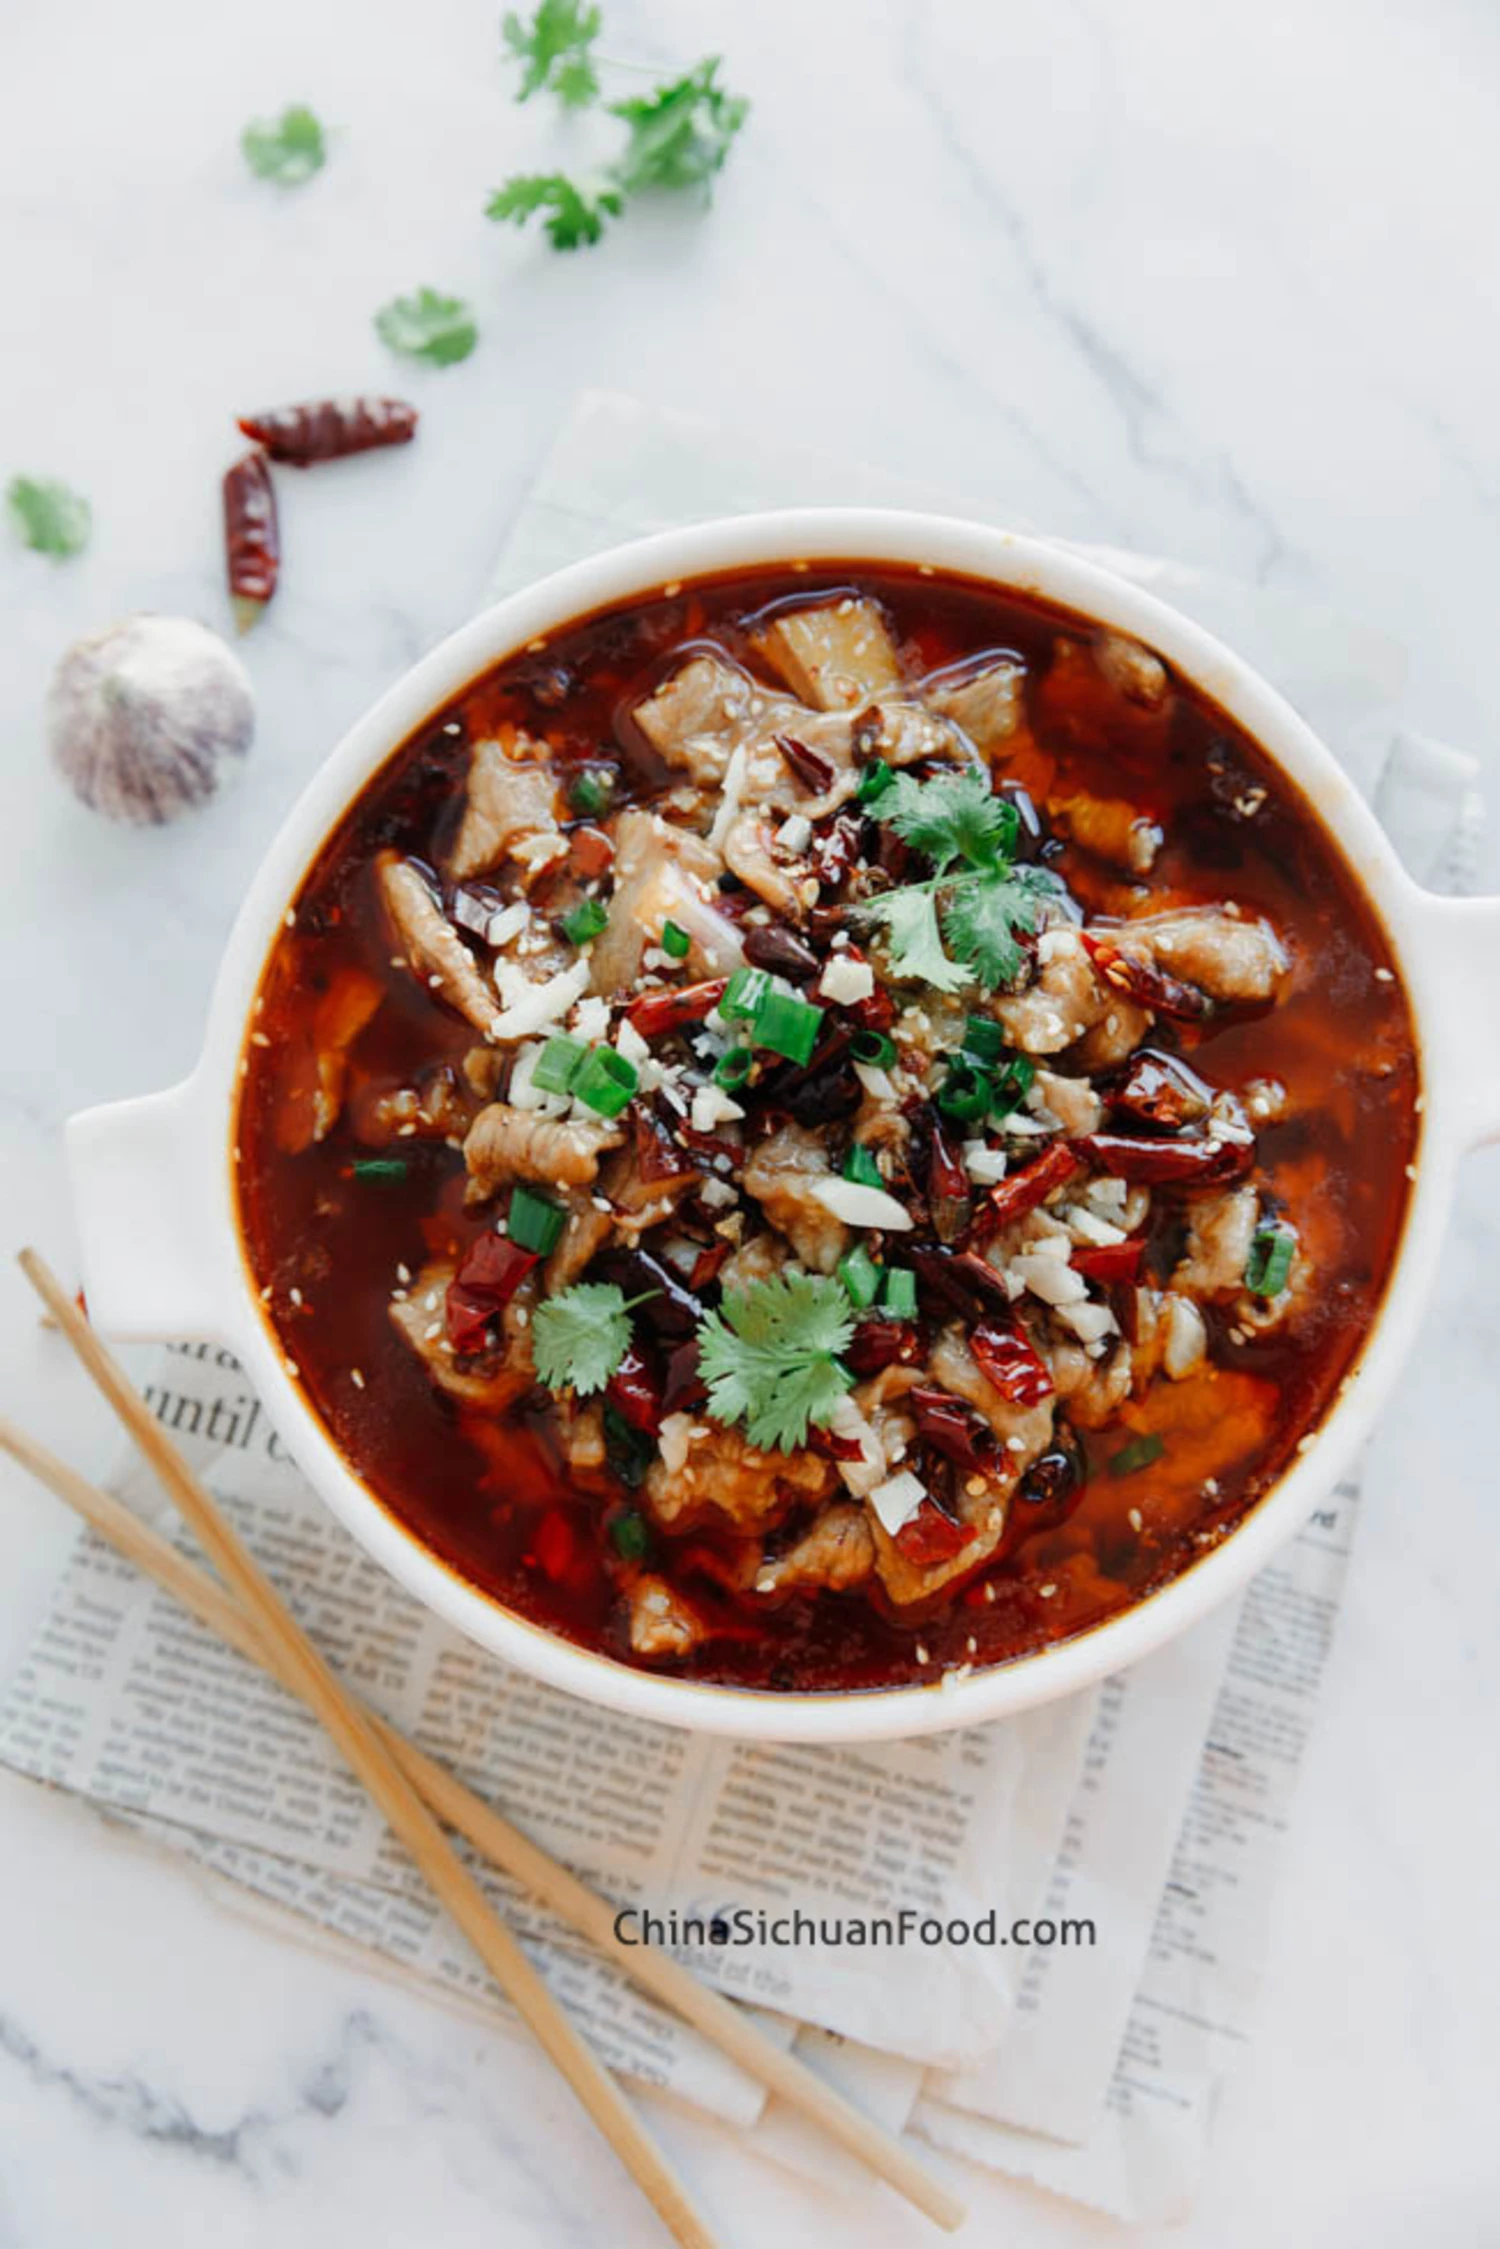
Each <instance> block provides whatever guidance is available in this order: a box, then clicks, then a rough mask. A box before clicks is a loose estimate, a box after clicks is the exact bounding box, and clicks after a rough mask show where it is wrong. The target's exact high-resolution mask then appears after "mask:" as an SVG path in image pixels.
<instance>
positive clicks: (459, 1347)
mask: <svg viewBox="0 0 1500 2249" xmlns="http://www.w3.org/2000/svg"><path fill="white" fill-rule="evenodd" d="M536 1263H537V1253H536V1251H535V1250H532V1249H522V1248H521V1247H520V1245H519V1243H517V1242H513V1241H512V1240H511V1238H510V1236H509V1235H508V1234H481V1235H480V1237H479V1239H478V1241H477V1242H475V1244H474V1246H473V1248H472V1249H470V1250H469V1251H468V1253H467V1254H466V1256H465V1257H464V1260H463V1263H462V1264H461V1265H460V1266H459V1268H458V1271H457V1272H456V1273H455V1274H454V1276H453V1278H452V1280H451V1281H450V1282H449V1283H448V1294H447V1298H446V1302H445V1305H444V1313H445V1317H446V1319H447V1323H448V1341H449V1342H450V1343H451V1344H452V1346H453V1348H454V1350H455V1351H456V1352H458V1353H459V1354H460V1356H462V1354H463V1353H464V1352H466V1351H482V1350H484V1349H485V1347H486V1345H487V1344H488V1342H489V1329H490V1322H491V1321H492V1320H494V1319H496V1318H497V1317H498V1315H499V1314H500V1313H501V1312H503V1311H504V1310H505V1307H506V1305H507V1304H509V1302H510V1300H511V1298H512V1297H513V1296H514V1295H515V1293H516V1290H517V1289H518V1288H519V1287H520V1285H521V1283H522V1282H523V1281H524V1280H525V1278H526V1276H527V1274H528V1273H529V1272H530V1271H531V1268H532V1266H533V1265H535V1264H536Z"/></svg>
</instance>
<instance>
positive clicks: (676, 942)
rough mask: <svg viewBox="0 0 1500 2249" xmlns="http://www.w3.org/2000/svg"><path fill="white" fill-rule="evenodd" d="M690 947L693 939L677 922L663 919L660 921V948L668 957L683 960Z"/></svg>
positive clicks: (690, 949)
mask: <svg viewBox="0 0 1500 2249" xmlns="http://www.w3.org/2000/svg"><path fill="white" fill-rule="evenodd" d="M692 948H693V940H692V939H691V937H689V935H688V933H687V931H686V930H685V929H684V928H682V926H681V925H680V924H679V923H678V922H675V921H664V922H663V923H662V925H661V949H662V951H663V952H664V953H665V954H667V956H668V957H669V958H670V959H672V960H674V961H685V960H686V959H687V957H688V954H689V953H690V952H691V951H692Z"/></svg>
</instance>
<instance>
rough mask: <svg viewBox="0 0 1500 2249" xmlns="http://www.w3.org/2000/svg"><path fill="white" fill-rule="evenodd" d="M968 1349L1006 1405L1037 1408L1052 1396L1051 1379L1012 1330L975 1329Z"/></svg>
mask: <svg viewBox="0 0 1500 2249" xmlns="http://www.w3.org/2000/svg"><path fill="white" fill-rule="evenodd" d="M969 1349H970V1350H971V1351H972V1352H973V1354H974V1356H975V1358H976V1359H977V1360H978V1362H979V1366H980V1369H981V1371H982V1373H983V1375H984V1378H985V1380H986V1381H987V1382H988V1383H989V1384H990V1385H991V1387H992V1388H993V1389H995V1390H997V1391H998V1392H999V1394H1000V1396H1001V1397H1002V1398H1004V1399H1005V1400H1006V1402H1007V1403H1008V1404H1009V1405H1013V1406H1039V1405H1040V1404H1041V1402H1042V1400H1043V1399H1044V1398H1050V1397H1051V1395H1052V1377H1051V1375H1050V1374H1049V1373H1048V1371H1047V1369H1046V1367H1045V1366H1044V1365H1043V1363H1042V1361H1041V1359H1040V1358H1038V1356H1037V1354H1036V1352H1035V1351H1034V1350H1033V1349H1032V1347H1031V1345H1030V1344H1029V1343H1028V1342H1027V1340H1026V1338H1025V1336H1024V1335H1021V1334H1020V1333H1019V1332H1018V1331H1017V1330H1016V1329H1014V1328H1002V1327H998V1326H995V1325H993V1324H987V1325H985V1326H983V1327H977V1328H975V1329H974V1331H973V1333H972V1334H971V1335H970V1337H969Z"/></svg>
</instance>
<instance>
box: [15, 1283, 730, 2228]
mask: <svg viewBox="0 0 1500 2249" xmlns="http://www.w3.org/2000/svg"><path fill="white" fill-rule="evenodd" d="M20 1262H21V1268H22V1270H23V1272H24V1273H25V1275H26V1278H27V1279H28V1280H29V1281H30V1283H31V1285H32V1287H33V1288H34V1289H35V1290H36V1291H37V1293H38V1294H39V1295H40V1296H41V1297H42V1298H43V1299H44V1301H45V1302H46V1304H47V1305H48V1307H49V1308H50V1310H51V1312H52V1314H53V1316H54V1318H55V1319H56V1321H57V1323H58V1326H59V1327H60V1328H61V1329H62V1331H63V1333H64V1334H65V1335H66V1336H67V1338H68V1341H69V1342H70V1343H71V1344H72V1346H73V1349H74V1350H75V1351H76V1352H77V1354H78V1357H79V1358H80V1359H81V1361H82V1362H83V1365H84V1368H85V1370H86V1372H87V1373H88V1374H89V1375H90V1376H92V1378H93V1380H94V1382H95V1383H96V1384H97V1385H98V1387H99V1389H100V1390H101V1391H102V1392H103V1393H104V1396H105V1397H106V1398H107V1399H108V1401H109V1403H110V1405H111V1406H113V1408H114V1410H115V1412H116V1413H117V1414H118V1415H119V1417H120V1419H121V1420H122V1421H123V1422H124V1423H125V1426H126V1427H127V1428H128V1429H129V1431H130V1433H131V1435H132V1436H133V1437H134V1439H135V1441H136V1443H137V1444H138V1445H139V1446H140V1449H141V1451H142V1452H143V1453H144V1454H145V1456H146V1458H147V1460H148V1461H149V1462H150V1464H151V1466H152V1467H153V1468H154V1469H155V1471H156V1473H157V1475H158V1476H159V1477H160V1479H161V1481H162V1483H163V1484H164V1485H165V1486H166V1488H167V1490H168V1491H169V1492H170V1493H171V1495H172V1498H173V1499H174V1500H175V1501H176V1503H177V1506H178V1508H179V1510H180V1511H181V1513H182V1515H183V1517H184V1519H185V1520H186V1521H187V1522H188V1523H190V1524H191V1526H192V1529H193V1532H194V1535H195V1536H196V1537H197V1539H198V1541H199V1543H200V1544H201V1545H202V1546H203V1548H204V1549H205V1551H206V1552H207V1554H208V1556H209V1558H210V1560H211V1561H212V1562H213V1564H214V1566H215V1568H216V1569H217V1570H218V1572H219V1574H220V1576H221V1577H222V1578H223V1579H224V1580H225V1582H226V1584H227V1585H229V1586H230V1587H232V1588H233V1590H234V1592H235V1593H236V1594H237V1595H238V1597H239V1600H240V1602H241V1604H242V1606H243V1608H244V1610H245V1613H246V1615H247V1616H248V1617H250V1618H252V1619H253V1620H254V1624H255V1626H256V1628H257V1629H258V1630H259V1633H260V1635H261V1638H262V1640H263V1642H264V1645H265V1649H266V1654H267V1656H268V1658H274V1661H275V1667H276V1670H277V1673H278V1676H280V1677H281V1678H282V1679H283V1680H284V1681H285V1683H286V1684H287V1685H288V1686H289V1687H291V1688H292V1690H293V1691H294V1692H295V1693H296V1694H297V1695H299V1696H300V1697H301V1699H302V1701H303V1702H305V1703H306V1704H307V1706H308V1708H309V1709H310V1710H312V1711H313V1712H314V1714H315V1715H316V1716H317V1717H318V1718H319V1719H320V1720H321V1721H322V1724H323V1726H324V1729H325V1731H326V1732H327V1733H328V1734H329V1735H330V1737H331V1738H332V1740H333V1741H334V1743H335V1744H336V1746H337V1747H338V1749H339V1750H340V1752H341V1753H342V1755H343V1757H344V1760H345V1762H346V1763H347V1764H348V1765H350V1766H351V1767H352V1769H353V1770H354V1772H356V1773H357V1774H358V1776H359V1778H360V1779H361V1780H362V1781H363V1783H364V1785H365V1787H366V1788H367V1789H368V1790H369V1793H370V1795H371V1796H372V1797H373V1798H374V1800H375V1802H376V1803H377V1804H378V1805H379V1806H380V1809H381V1810H382V1812H384V1814H385V1816H386V1819H387V1820H388V1821H389V1822H390V1825H391V1827H392V1829H393V1830H394V1831H395V1833H396V1834H397V1835H399V1836H400V1838H401V1840H402V1842H403V1843H404V1844H405V1845H406V1847H407V1849H408V1850H409V1851H410V1853H411V1855H412V1857H413V1858H414V1859H415V1860H416V1862H417V1865H418V1866H419V1867H420V1868H421V1870H422V1873H423V1874H424V1875H425V1877H426V1879H427V1882H428V1885H429V1887H430V1888H431V1890H432V1892H433V1894H434V1896H435V1897H436V1898H437V1899H438V1902H439V1903H440V1904H441V1905H442V1906H443V1907H444V1908H445V1909H446V1911H447V1912H448V1914H449V1915H450V1916H451V1918H452V1919H453V1920H454V1921H455V1922H456V1923H457V1924H458V1926H459V1928H460V1929H462V1931H463V1933H464V1935H465V1936H466V1937H467V1938H468V1940H469V1942H470V1944H471V1945H472V1946H473V1947H474V1950H475V1951H476V1952H477V1953H478V1955H479V1957H480V1959H481V1960H482V1961H483V1962H484V1964H485V1966H486V1968H488V1970H489V1972H490V1974H491V1975H492V1976H493V1977H494V1979H495V1981H496V1983H497V1984H498V1985H499V1986H500V1988H501V1990H502V1991H503V1992H504V1993H505V1994H506V1996H507V1997H508V1998H509V1999H510V2001H511V2003H512V2005H513V2006H514V2007H515V2009H516V2011H517V2013H518V2014H519V2015H520V2016H521V2018H522V2020H523V2021H524V2022H525V2023H526V2025H527V2026H528V2028H529V2029H530V2030H531V2032H532V2033H533V2035H534V2036H535V2038H536V2040H537V2042H538V2044H539V2045H540V2046H541V2048H542V2050H543V2052H544V2053H545V2054H546V2055H547V2056H548V2058H549V2060H551V2061H552V2062H554V2063H556V2065H557V2067H558V2069H560V2070H561V2072H562V2074H563V2076H564V2077H565V2078H566V2079H567V2081H568V2083H569V2084H570V2085H571V2086H572V2088H573V2091H574V2092H575V2093H576V2094H577V2096H578V2098H579V2100H580V2101H581V2102H582V2103H583V2106H584V2107H585V2108H586V2109H587V2110H588V2113H589V2115H590V2116H591V2117H592V2118H593V2119H594V2122H595V2123H596V2124H597V2125H598V2126H599V2128H600V2130H601V2131H602V2132H603V2133H604V2136H605V2138H606V2139H607V2140H608V2141H609V2143H610V2145H611V2146H612V2147H613V2148H614V2150H615V2152H616V2154H617V2155H618V2156H619V2157H620V2159H621V2161H622V2162H623V2163H624V2164H625V2166H626V2168H627V2169H628V2170H629V2171H630V2173H631V2175H632V2177H633V2178H634V2179H635V2181H636V2183H637V2185H638V2186H639V2187H640V2188H641V2190H642V2192H643V2193H644V2194H645V2195H646V2196H647V2197H648V2198H649V2200H650V2201H651V2202H652V2203H653V2204H654V2206H655V2208H656V2209H657V2211H658V2212H659V2213H660V2215H661V2217H662V2219H663V2221H664V2222H665V2224H666V2226H667V2227H668V2229H669V2231H670V2232H671V2233H672V2234H673V2235H674V2237H675V2238H676V2239H677V2240H678V2241H679V2242H681V2243H682V2245H683V2249H719V2245H718V2237H717V2236H716V2235H715V2234H714V2232H713V2231H712V2229H711V2228H710V2226H709V2224H708V2222H707V2220H706V2219H705V2218H703V2217H702V2216H701V2215H700V2213H699V2212H698V2211H697V2210H696V2209H695V2207H694V2205H693V2201H692V2197H691V2196H690V2195H689V2193H688V2190H687V2187H686V2186H685V2184H684V2183H683V2181H682V2180H681V2179H680V2178H679V2177H678V2175H677V2173H676V2171H675V2170H674V2169H673V2168H672V2166H671V2164H670V2163H669V2162H668V2161H667V2159H666V2157H665V2156H664V2155H663V2153H662V2152H661V2150H660V2148H658V2146H657V2145H656V2142H655V2141H654V2140H653V2139H652V2137H651V2135H650V2133H649V2132H648V2131H647V2130H646V2128H645V2126H644V2125H643V2124H642V2122H641V2120H640V2118H639V2117H638V2116H637V2115H636V2113H635V2110H634V2109H633V2108H632V2107H631V2105H630V2103H629V2102H628V2101H627V2100H626V2098H625V2095H624V2094H623V2093H622V2092H621V2090H620V2088H619V2086H618V2085H617V2084H616V2083H615V2081H614V2079H613V2078H612V2077H611V2076H610V2074H609V2072H608V2071H607V2070H606V2069H605V2068H604V2066H603V2064H602V2063H601V2062H600V2061H598V2060H597V2059H596V2057H595V2055H594V2053H593V2051H592V2049H591V2048H590V2047H589V2046H588V2045H587V2044H586V2043H585V2041H584V2039H583V2038H582V2036H581V2035H580V2033H579V2032H578V2031H577V2030H576V2029H575V2028H574V2026H573V2024H572V2022H571V2021H570V2020H569V2018H568V2016H567V2015H566V2014H565V2013H564V2011H563V2009H562V2008H561V2007H560V2006H559V2005H558V2002H557V2001H556V2000H555V1999H554V1998H553V1996H552V1994H551V1992H550V1991H549V1990H548V1988H547V1985H546V1983H545V1982H544V1981H543V1979H542V1977H541V1976H540V1975H539V1974H538V1972H537V1970H536V1969H535V1968H533V1966H532V1965H531V1962H530V1961H529V1960H528V1959H527V1957H526V1955H525V1953H524V1952H523V1951H522V1950H521V1947H520V1945H519V1944H518V1943H517V1941H516V1939H515V1938H514V1937H513V1936H512V1935H511V1933H510V1931H509V1929H507V1928H506V1927H505V1925H504V1923H503V1922H502V1921H500V1920H498V1919H497V1917H496V1915H495V1914H494V1913H493V1912H492V1910H491V1908H490V1904H489V1901H488V1899H487V1898H486V1897H485V1895H484V1892H483V1891H482V1890H481V1889H480V1887H479V1885H478V1883H477V1882H476V1881H475V1880H474V1877H473V1876H472V1875H471V1874H470V1873H469V1871H468V1869H467V1868H466V1867H465V1866H464V1864H463V1862H462V1861H461V1860H460V1858H459V1857H458V1855H457V1853H456V1852H455V1850H454V1849H453V1846H452V1844H451V1843H450V1842H449V1841H448V1838H447V1837H446V1835H444V1833H443V1831H442V1829H441V1827H439V1825H438V1823H437V1821H436V1819H434V1817H433V1815H432V1813H431V1812H430V1811H429V1810H428V1809H427V1806H426V1805H425V1804H424V1803H423V1801H422V1799H421V1797H420V1796H419V1795H418V1794H417V1792H416V1790H415V1788H414V1787H413V1786H412V1784H411V1782H410V1781H409V1780H408V1779H407V1777H406V1775H405V1773H404V1772H403V1771H402V1770H401V1767H400V1766H399V1765H398V1764H397V1763H396V1760H395V1758H394V1757H393V1756H392V1755H391V1752H390V1750H389V1749H388V1748H387V1746H386V1745H385V1743H384V1742H383V1741H382V1740H381V1738H380V1736H379V1734H378V1733H377V1732H376V1731H375V1728H374V1727H373V1725H372V1724H371V1722H370V1720H369V1719H368V1718H367V1717H366V1716H365V1715H364V1713H363V1712H362V1711H360V1710H359V1709H358V1708H356V1706H355V1704H354V1703H353V1702H352V1701H351V1700H350V1698H349V1696H348V1695H347V1694H346V1693H345V1691H344V1689H343V1688H342V1687H341V1686H340V1685H339V1683H338V1681H337V1680H336V1679H335V1678H334V1676H333V1673H332V1672H331V1671H330V1670H329V1669H328V1666H327V1665H326V1664H325V1663H324V1661H323V1658H322V1657H321V1656H320V1655H319V1654H318V1652H317V1650H316V1648H314V1646H313V1645H312V1642H311V1641H310V1640H309V1639H308V1638H307V1637H306V1635H305V1634H304V1632H303V1631H302V1628H301V1626H300V1625H299V1624H298V1623H297V1622H296V1619H295V1618H294V1617H293V1616H292V1614H291V1612H290V1610H289V1609H287V1608H286V1606H285V1605H284V1603H283V1602H282V1599H281V1596H280V1594H279V1593H277V1591H276V1589H275V1588H274V1586H273V1585H272V1584H271V1582H270V1580H269V1579H268V1578H266V1577H264V1576H263V1575H262V1574H261V1571H260V1568H259V1566H258V1565H257V1564H256V1562H255V1561H253V1560H252V1558H251V1556H250V1553H249V1551H248V1549H247V1548H246V1547H245V1546H243V1545H242V1544H241V1542H240V1539H239V1538H238V1536H237V1535H236V1533H235V1532H234V1531H233V1530H232V1529H231V1528H230V1526H229V1524H228V1523H227V1522H225V1520H224V1518H223V1516H221V1515H220V1513H219V1511H218V1508H217V1507H216V1506H215V1504H214V1501H213V1499H212V1498H211V1496H210V1495H209V1492H208V1491H207V1489H206V1487H205V1486H204V1485H202V1484H201V1483H200V1482H199V1481H198V1478H197V1477H196V1476H195V1475H194V1473H193V1471H192V1469H191V1468H190V1467H189V1466H188V1464H187V1461H186V1460H185V1459H184V1458H183V1456H182V1454H181V1453H180V1452H179V1451H178V1450H177V1447H176V1446H175V1445H174V1444H173V1443H172V1442H171V1440H170V1439H169V1438H168V1437H167V1436H166V1435H165V1434H164V1432H163V1431H162V1430H161V1428H160V1427H159V1425H158V1424H157V1422H156V1421H155V1420H154V1418H153V1417H152V1414H151V1412H150V1409H149V1408H148V1407H147V1406H145V1405H144V1404H143V1403H142V1401H141V1399H140V1398H139V1397H138V1396H137V1395H136V1392H135V1391H134V1390H133V1389H132V1387H131V1384H130V1381H129V1378H128V1377H127V1376H126V1374H125V1371H124V1369H123V1368H122V1367H121V1366H120V1365H119V1363H118V1361H117V1360H115V1359H113V1358H112V1357H111V1356H110V1354H109V1352H108V1351H106V1350H105V1348H104V1346H103V1344H102V1343H101V1342H100V1341H99V1339H98V1337H97V1336H96V1335H95V1333H94V1331H93V1329H92V1328H91V1327H90V1326H89V1324H88V1322H87V1321H86V1320H85V1319H84V1317H83V1315H82V1314H81V1313H80V1312H79V1310H78V1308H77V1306H76V1305H75V1304H74V1303H73V1302H72V1301H71V1300H70V1298H69V1297H68V1296H67V1295H65V1293H64V1291H63V1289H62V1287H61V1286H60V1284H59V1283H58V1281H57V1279H56V1276H55V1275H54V1274H53V1273H51V1272H50V1271H49V1270H48V1268H47V1266H46V1265H45V1264H44V1263H43V1261H42V1259H41V1258H40V1257H39V1256H38V1255H37V1253H36V1252H35V1250H30V1249H27V1250H23V1251H22V1252H21V1260H20Z"/></svg>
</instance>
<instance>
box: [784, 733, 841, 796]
mask: <svg viewBox="0 0 1500 2249" xmlns="http://www.w3.org/2000/svg"><path fill="white" fill-rule="evenodd" d="M771 739H772V740H773V741H774V742H775V744H776V747H777V749H778V750H780V752H781V754H782V756H783V757H784V758H785V759H786V762H787V764H788V765H789V766H790V767H791V769H792V771H793V773H795V774H796V776H797V779H798V780H799V781H800V782H801V783H802V786H803V787H804V789H813V790H815V791H816V792H817V794H818V795H819V796H821V795H822V794H823V792H824V791H825V790H826V789H831V788H832V787H833V767H832V765H831V764H830V763H829V761H828V759H827V758H826V757H824V756H823V755H822V753H821V751H818V750H810V749H809V748H808V746H807V744H806V743H805V742H799V741H798V739H797V737H796V735H795V734H774V735H773V736H772V737H771Z"/></svg>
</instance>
